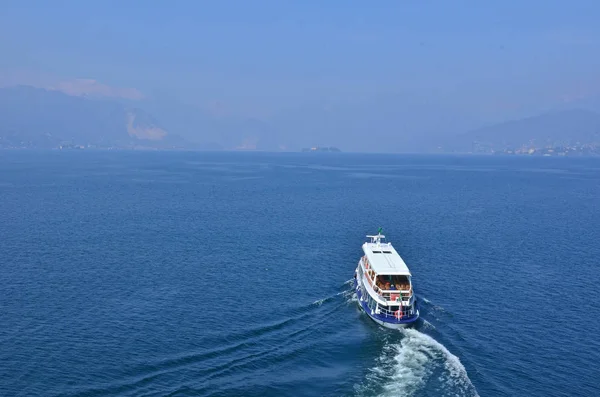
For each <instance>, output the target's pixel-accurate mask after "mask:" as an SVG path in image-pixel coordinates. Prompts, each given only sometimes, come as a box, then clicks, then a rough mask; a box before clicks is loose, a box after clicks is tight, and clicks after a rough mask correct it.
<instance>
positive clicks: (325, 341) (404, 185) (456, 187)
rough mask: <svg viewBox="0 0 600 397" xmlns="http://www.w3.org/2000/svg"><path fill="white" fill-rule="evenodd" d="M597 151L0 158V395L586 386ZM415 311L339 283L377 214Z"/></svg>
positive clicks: (574, 391)
mask: <svg viewBox="0 0 600 397" xmlns="http://www.w3.org/2000/svg"><path fill="white" fill-rule="evenodd" d="M599 171H600V160H598V159H593V158H588V159H586V158H514V157H477V156H472V157H450V156H399V155H398V156H394V155H354V154H325V155H313V154H268V153H192V152H189V153H173V152H159V153H155V152H145V153H139V152H85V153H84V152H35V151H28V152H11V151H4V152H2V156H0V197H2V201H1V203H2V208H1V209H0V219H2V221H1V222H0V238H1V241H2V245H1V248H0V313H1V321H0V346H1V348H0V395H2V396H20V395H44V396H59V395H60V396H80V395H86V396H88V395H92V396H93V395H95V396H109V395H110V396H113V395H118V396H139V395H144V396H163V395H173V396H198V395H200V396H230V395H246V396H271V395H272V396H297V395H319V396H378V395H390V396H397V395H413V396H426V395H466V396H473V395H481V396H496V395H499V396H502V395H506V396H514V395H528V396H562V395H565V396H566V395H596V394H598V386H597V377H598V366H597V363H598V360H599V359H600V353H598V350H599V347H600V344H599V342H598V340H597V330H598V329H599V328H600V324H599V323H598V318H600V309H599V307H598V305H597V304H596V300H597V288H596V285H595V283H596V280H598V279H600V270H599V267H598V259H597V258H598V257H599V256H600V245H599V244H598V241H600V234H599V232H598V227H597V226H598V225H600V211H598V197H600V173H599ZM380 226H381V227H383V230H384V233H385V234H386V236H387V237H388V239H389V240H390V241H391V242H392V243H393V244H394V246H395V247H396V249H397V250H398V251H399V253H400V254H401V255H402V256H403V258H404V259H405V261H406V262H407V263H408V265H409V266H410V269H411V271H412V273H413V276H414V283H415V291H416V292H417V294H418V296H419V298H420V301H421V314H422V318H423V321H422V322H421V323H420V324H419V325H418V326H417V327H416V328H415V329H409V330H404V331H400V332H398V331H391V330H386V329H382V328H380V327H379V326H377V325H376V324H374V323H373V322H372V321H371V320H370V319H369V318H368V317H367V316H366V315H365V314H364V313H361V312H360V311H359V309H358V307H357V305H356V302H355V296H354V295H353V293H352V287H351V285H350V284H349V282H348V281H349V280H350V279H351V278H352V276H353V272H354V269H355V267H356V263H357V261H358V259H359V257H360V256H361V248H360V246H361V244H362V242H363V241H364V235H366V234H370V233H373V232H375V231H376V230H377V228H378V227H380Z"/></svg>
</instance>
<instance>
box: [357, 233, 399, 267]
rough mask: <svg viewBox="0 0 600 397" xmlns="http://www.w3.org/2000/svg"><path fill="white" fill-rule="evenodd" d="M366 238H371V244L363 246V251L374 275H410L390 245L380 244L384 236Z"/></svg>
mask: <svg viewBox="0 0 600 397" xmlns="http://www.w3.org/2000/svg"><path fill="white" fill-rule="evenodd" d="M367 237H369V238H371V242H368V243H364V244H363V251H364V252H365V255H366V256H367V259H368V261H369V264H370V266H371V269H373V270H374V271H375V273H377V274H382V275H401V276H410V275H411V274H410V270H408V266H406V263H404V260H403V259H402V258H401V257H400V255H399V254H398V252H397V251H396V250H395V249H394V247H392V244H391V243H383V242H381V240H382V239H383V238H385V236H383V235H381V234H378V235H376V236H367Z"/></svg>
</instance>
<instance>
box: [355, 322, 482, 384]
mask: <svg viewBox="0 0 600 397" xmlns="http://www.w3.org/2000/svg"><path fill="white" fill-rule="evenodd" d="M400 332H402V334H403V339H402V340H401V341H400V343H397V344H386V345H385V346H384V348H383V351H382V354H381V356H380V357H379V358H378V359H377V363H376V365H375V367H374V368H372V369H371V370H370V373H369V375H367V381H366V383H365V384H363V385H361V386H359V387H357V392H358V394H359V395H372V394H373V392H375V393H376V394H378V395H380V396H411V395H414V394H419V393H418V392H419V391H422V392H423V393H424V394H425V395H436V396H444V395H448V396H478V394H477V390H476V389H475V387H474V386H473V383H471V380H470V379H469V376H468V375H467V371H466V369H465V367H464V366H463V365H462V364H461V362H460V360H459V359H458V357H456V356H455V355H453V354H452V353H450V352H449V351H448V349H446V347H445V346H444V345H442V344H441V343H439V342H437V341H436V340H435V339H433V338H432V337H430V336H428V335H426V334H423V333H421V332H419V331H417V330H414V329H403V330H400Z"/></svg>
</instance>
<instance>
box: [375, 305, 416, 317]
mask: <svg viewBox="0 0 600 397" xmlns="http://www.w3.org/2000/svg"><path fill="white" fill-rule="evenodd" d="M376 313H377V314H378V315H379V316H383V317H387V318H391V317H393V318H395V319H397V320H401V319H402V318H405V317H412V316H413V315H414V314H415V309H414V307H413V306H411V307H404V306H399V307H397V309H396V310H390V309H389V308H388V307H385V306H379V308H378V309H377V311H376Z"/></svg>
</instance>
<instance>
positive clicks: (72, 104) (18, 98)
mask: <svg viewBox="0 0 600 397" xmlns="http://www.w3.org/2000/svg"><path fill="white" fill-rule="evenodd" d="M60 146H64V147H79V146H83V147H98V148H181V147H184V146H186V142H185V141H184V140H183V139H181V138H180V137H178V136H176V135H174V134H171V133H169V132H168V131H167V130H166V129H165V128H163V127H162V126H161V125H160V124H159V123H158V122H157V121H156V120H154V119H153V118H152V117H151V116H150V115H149V114H147V113H146V112H144V111H143V110H141V109H137V108H130V107H127V106H124V105H123V104H121V103H119V102H115V101H108V100H94V99H88V98H83V97H75V96H70V95H67V94H64V93H61V92H58V91H49V90H44V89H39V88H33V87H27V86H17V87H9V88H2V89H0V148H11V147H12V148H57V147H60Z"/></svg>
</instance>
